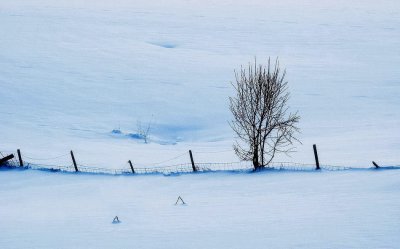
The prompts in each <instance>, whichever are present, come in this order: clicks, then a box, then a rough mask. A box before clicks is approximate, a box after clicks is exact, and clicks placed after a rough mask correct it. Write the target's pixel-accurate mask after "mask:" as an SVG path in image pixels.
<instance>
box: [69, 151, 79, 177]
mask: <svg viewBox="0 0 400 249" xmlns="http://www.w3.org/2000/svg"><path fill="white" fill-rule="evenodd" d="M71 158H72V162H73V163H74V167H75V172H78V171H79V170H78V166H77V165H76V161H75V157H74V152H72V150H71Z"/></svg>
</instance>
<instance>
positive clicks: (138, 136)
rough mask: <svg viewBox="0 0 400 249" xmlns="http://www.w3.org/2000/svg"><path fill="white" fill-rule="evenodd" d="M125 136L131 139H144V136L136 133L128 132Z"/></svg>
mask: <svg viewBox="0 0 400 249" xmlns="http://www.w3.org/2000/svg"><path fill="white" fill-rule="evenodd" d="M127 136H128V137H130V138H133V139H144V136H143V135H142V134H138V133H129V134H127Z"/></svg>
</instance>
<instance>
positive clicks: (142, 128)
mask: <svg viewBox="0 0 400 249" xmlns="http://www.w3.org/2000/svg"><path fill="white" fill-rule="evenodd" d="M136 130H137V133H138V134H139V136H140V137H141V138H143V140H144V143H146V144H147V142H148V141H149V137H150V130H151V121H150V122H148V123H147V124H142V122H141V121H140V120H139V121H137V123H136Z"/></svg>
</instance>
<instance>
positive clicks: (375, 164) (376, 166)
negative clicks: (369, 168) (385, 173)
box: [372, 161, 380, 169]
mask: <svg viewBox="0 0 400 249" xmlns="http://www.w3.org/2000/svg"><path fill="white" fill-rule="evenodd" d="M372 164H373V165H374V166H375V168H376V169H379V168H380V166H379V165H378V164H377V163H376V162H374V161H372Z"/></svg>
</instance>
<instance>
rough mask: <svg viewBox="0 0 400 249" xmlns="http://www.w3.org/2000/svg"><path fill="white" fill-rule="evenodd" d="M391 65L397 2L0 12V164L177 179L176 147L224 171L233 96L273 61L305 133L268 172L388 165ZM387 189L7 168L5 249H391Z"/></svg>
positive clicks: (2, 225) (103, 1)
mask: <svg viewBox="0 0 400 249" xmlns="http://www.w3.org/2000/svg"><path fill="white" fill-rule="evenodd" d="M399 55H400V2H399V1H398V0H382V1H376V0H374V1H372V0H364V1H362V0H354V1H344V0H335V1H334V0H331V1H330V0H321V1H317V0H298V1H296V0H280V1H270V0H246V1H233V0H221V1H214V0H204V1H194V0H169V1H158V0H147V1H137V0H113V1H110V0H1V1H0V116H1V122H0V134H1V135H0V152H1V153H5V154H8V153H15V150H16V149H18V148H19V149H21V151H22V157H23V160H24V161H25V162H31V163H36V164H37V165H45V164H56V165H64V166H69V168H68V169H69V170H72V166H71V165H72V162H71V157H70V154H69V153H70V150H73V151H74V153H75V157H76V161H77V163H78V165H79V166H82V165H84V166H88V167H101V168H105V169H106V170H109V171H111V170H112V171H117V170H116V169H122V171H123V172H125V171H124V169H125V168H126V169H127V170H128V171H129V166H128V164H127V161H128V160H132V162H133V164H134V167H136V169H137V167H153V169H154V167H159V166H168V165H172V164H180V163H185V164H187V165H189V162H190V161H189V154H188V150H189V149H190V150H192V151H193V155H194V161H195V162H196V163H197V164H199V163H201V162H202V163H228V162H232V163H236V162H237V161H238V158H237V157H236V155H234V153H233V150H232V144H233V141H234V134H233V132H232V130H231V128H230V126H229V124H228V121H229V120H231V114H230V112H229V109H228V97H229V96H232V95H233V94H234V92H233V89H232V87H231V85H230V82H231V81H233V80H234V70H235V69H238V68H240V66H241V65H247V63H248V62H252V61H253V60H254V58H255V57H257V60H258V62H266V60H267V58H268V57H269V56H271V57H272V58H275V57H279V60H280V62H281V66H282V67H284V68H286V70H287V80H288V81H289V88H290V92H291V100H290V106H291V108H292V109H291V110H293V111H296V110H298V111H299V114H300V115H301V117H302V119H301V121H300V128H301V132H302V133H301V134H300V137H299V138H300V140H301V141H302V142H303V143H302V144H300V145H298V147H297V153H295V154H292V157H291V158H288V157H286V156H280V157H278V158H276V161H286V162H287V161H291V162H297V163H308V164H309V163H311V165H313V162H314V155H313V152H312V145H313V144H317V145H318V151H319V159H320V162H321V164H322V165H340V166H352V167H360V168H367V167H370V166H371V161H372V160H374V161H376V162H378V164H380V165H399V164H400V157H399V150H400V130H399V129H400V128H399V127H400V111H399V107H400V98H399V95H400V70H399V69H398V66H399V65H400V56H399ZM138 122H139V123H141V124H142V128H146V125H147V124H148V123H150V124H151V129H150V140H149V143H144V141H143V139H141V138H142V136H141V135H140V134H139V133H140V131H139V130H140V129H138V128H140V127H138V126H139V125H138ZM203 165H208V164H203ZM215 165H217V164H215ZM218 165H222V164H218ZM287 165H292V164H287ZM298 165H300V164H298ZM188 167H189V170H190V169H191V168H190V167H191V165H189V166H188ZM311 167H313V166H311ZM91 172H92V171H91ZM399 176H400V171H399V170H398V169H392V170H384V169H379V170H373V169H351V170H339V171H328V170H324V169H323V170H321V171H313V170H310V171H299V172H295V171H291V170H283V171H279V170H267V171H264V172H258V173H250V172H249V171H246V172H213V173H204V172H197V173H196V174H180V175H179V174H172V175H169V176H162V175H157V174H153V175H138V174H137V175H127V174H125V175H119V176H111V175H106V174H87V173H65V172H57V173H55V172H50V171H37V170H25V169H13V170H10V169H6V168H4V167H2V168H1V169H0V248H1V249H10V248H40V249H47V248H49V249H50V248H60V249H62V248H93V249H94V248H96V249H98V248H146V249H147V248H164V249H168V248H174V249H179V248H188V249H195V248H209V249H213V248H215V249H217V248H218V249H225V248H226V249H228V248H229V249H235V248H237V249H243V248H252V249H258V248H398V247H399V245H400V237H399V233H400V225H399V224H400V188H399V186H400V185H399V179H400V178H399ZM178 196H181V197H182V198H183V199H184V201H185V202H186V203H187V205H174V204H175V201H176V200H177V198H178ZM115 216H118V217H119V219H120V220H121V223H118V224H112V220H113V218H114V217H115Z"/></svg>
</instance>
